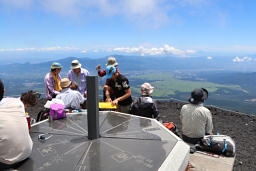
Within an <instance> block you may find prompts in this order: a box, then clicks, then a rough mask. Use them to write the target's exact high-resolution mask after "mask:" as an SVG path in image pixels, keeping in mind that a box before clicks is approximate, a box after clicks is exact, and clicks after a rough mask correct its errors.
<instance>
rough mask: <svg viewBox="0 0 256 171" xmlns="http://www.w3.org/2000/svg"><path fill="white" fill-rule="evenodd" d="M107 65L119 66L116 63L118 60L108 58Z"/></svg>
mask: <svg viewBox="0 0 256 171" xmlns="http://www.w3.org/2000/svg"><path fill="white" fill-rule="evenodd" d="M106 65H114V66H117V65H118V63H117V62H116V58H115V57H112V56H111V57H109V58H108V63H107V64H106Z"/></svg>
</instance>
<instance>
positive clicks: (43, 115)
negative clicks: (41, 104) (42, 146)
mask: <svg viewBox="0 0 256 171" xmlns="http://www.w3.org/2000/svg"><path fill="white" fill-rule="evenodd" d="M49 112H50V109H47V108H44V109H42V110H41V111H40V112H39V113H38V114H37V118H36V122H39V121H42V120H45V119H48V117H49Z"/></svg>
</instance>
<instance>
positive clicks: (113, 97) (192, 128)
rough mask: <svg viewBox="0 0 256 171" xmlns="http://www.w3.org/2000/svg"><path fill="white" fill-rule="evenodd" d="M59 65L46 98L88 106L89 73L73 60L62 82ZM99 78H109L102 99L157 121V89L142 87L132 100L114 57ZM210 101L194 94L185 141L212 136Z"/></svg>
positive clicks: (184, 118)
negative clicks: (87, 81) (205, 105)
mask: <svg viewBox="0 0 256 171" xmlns="http://www.w3.org/2000/svg"><path fill="white" fill-rule="evenodd" d="M61 68H62V66H61V64H59V63H53V64H52V66H51V72H50V73H48V74H47V75H46V76H45V86H46V98H47V99H52V98H57V99H61V100H63V102H64V104H65V107H66V108H72V109H78V108H80V105H81V104H85V103H86V94H87V93H86V92H87V89H86V76H87V75H89V72H88V71H87V70H86V69H84V68H82V65H81V64H80V62H79V61H78V60H73V61H72V63H71V70H70V71H69V72H68V75H67V78H63V79H61V77H60V74H59V73H60V70H61ZM96 70H97V71H98V76H100V77H103V76H105V77H106V83H105V84H104V86H103V100H104V101H105V102H111V103H112V105H116V106H117V111H118V112H122V113H130V114H134V115H139V116H143V117H148V118H155V119H158V115H159V112H158V109H157V105H156V103H155V101H154V100H153V99H152V97H151V94H152V93H153V90H154V87H152V86H151V85H150V84H149V83H144V84H142V85H141V96H140V97H138V98H137V99H135V100H134V101H133V100H132V93H131V88H130V85H129V80H128V79H127V77H126V76H124V75H123V74H121V72H120V70H119V69H118V63H117V61H116V59H115V58H114V57H109V58H108V61H107V64H106V68H105V69H104V70H101V66H100V65H98V66H96ZM207 98H208V91H207V90H206V89H204V88H199V89H195V90H193V91H192V92H191V97H190V98H189V100H188V101H189V104H186V105H184V106H183V107H182V109H181V112H180V119H181V123H182V138H183V140H184V141H186V142H189V143H196V142H198V141H199V140H200V139H201V138H202V137H203V136H204V135H208V134H212V129H213V124H212V115H211V112H210V111H209V110H208V109H207V108H206V107H204V106H203V103H204V101H205V100H206V99H207Z"/></svg>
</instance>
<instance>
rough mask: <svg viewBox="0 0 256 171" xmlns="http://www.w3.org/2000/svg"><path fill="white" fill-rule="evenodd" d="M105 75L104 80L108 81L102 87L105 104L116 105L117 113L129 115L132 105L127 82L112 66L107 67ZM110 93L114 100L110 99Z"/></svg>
mask: <svg viewBox="0 0 256 171" xmlns="http://www.w3.org/2000/svg"><path fill="white" fill-rule="evenodd" d="M106 73H107V75H106V79H110V81H109V82H108V83H107V85H105V86H104V88H105V91H106V97H107V98H106V102H111V103H112V105H117V111H118V112H123V113H129V112H130V106H131V103H132V97H131V95H132V92H131V88H130V85H129V80H128V79H127V78H126V77H125V76H123V75H122V74H120V73H119V72H118V71H117V70H116V67H115V66H114V65H109V66H107V68H106ZM110 91H113V95H114V97H115V99H114V100H112V99H111V98H110Z"/></svg>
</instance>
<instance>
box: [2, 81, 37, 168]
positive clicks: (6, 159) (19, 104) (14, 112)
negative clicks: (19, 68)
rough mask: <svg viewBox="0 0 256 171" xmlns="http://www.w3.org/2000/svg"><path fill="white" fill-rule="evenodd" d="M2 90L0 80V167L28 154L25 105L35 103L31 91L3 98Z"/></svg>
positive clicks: (29, 152) (30, 144)
mask: <svg viewBox="0 0 256 171" xmlns="http://www.w3.org/2000/svg"><path fill="white" fill-rule="evenodd" d="M4 92H5V91H4V85H3V82H2V81H1V80H0V168H1V166H3V165H12V164H15V163H18V162H20V161H23V160H25V159H26V158H28V157H29V156H30V154H31V152H32V147H33V142H32V140H31V137H30V135H29V129H28V123H27V119H26V114H25V107H29V106H33V105H35V104H36V96H35V95H34V94H33V92H32V91H29V92H27V93H23V94H22V96H21V98H3V95H4ZM24 106H25V107H24ZM0 170H1V169H0Z"/></svg>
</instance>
